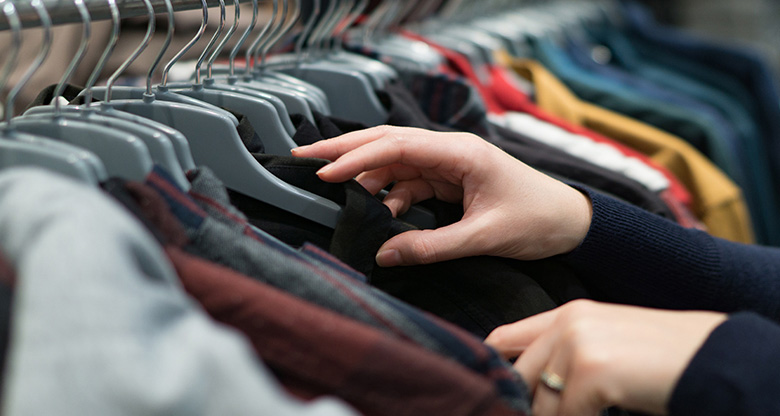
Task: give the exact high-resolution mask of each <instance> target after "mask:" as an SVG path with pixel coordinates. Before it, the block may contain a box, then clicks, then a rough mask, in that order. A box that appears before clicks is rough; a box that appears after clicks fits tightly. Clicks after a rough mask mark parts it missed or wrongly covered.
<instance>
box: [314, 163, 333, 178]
mask: <svg viewBox="0 0 780 416" xmlns="http://www.w3.org/2000/svg"><path fill="white" fill-rule="evenodd" d="M332 167H333V165H332V164H329V165H325V166H323V167H322V168H321V169H320V170H318V171H317V175H322V174H323V173H327V172H328V171H329V170H330V169H331V168H332Z"/></svg>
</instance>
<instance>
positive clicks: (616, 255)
mask: <svg viewBox="0 0 780 416" xmlns="http://www.w3.org/2000/svg"><path fill="white" fill-rule="evenodd" d="M575 188H576V189H578V190H580V191H581V192H583V193H585V194H587V195H588V196H589V197H590V200H591V202H592V205H593V219H592V221H591V226H590V230H589V231H588V234H587V236H586V238H585V239H584V240H583V242H582V243H581V244H580V246H579V247H578V248H576V249H575V250H574V251H572V252H571V253H569V254H566V255H564V256H561V258H562V260H564V261H565V262H567V263H568V264H569V265H571V266H572V267H574V268H575V269H576V270H577V272H578V274H579V275H580V277H581V279H582V281H583V283H584V284H585V285H586V286H588V288H589V289H590V290H591V291H592V292H593V294H594V295H595V296H596V297H597V298H599V299H600V300H604V301H612V302H620V303H628V304H635V305H644V306H653V307H660V308H670V309H691V308H704V309H706V308H707V307H709V306H711V305H713V304H714V303H715V302H716V301H717V299H718V297H719V293H720V289H719V287H718V286H717V283H718V282H719V279H720V274H719V270H720V266H719V262H718V254H717V250H716V247H715V244H714V242H713V241H712V238H711V237H710V236H709V235H707V234H706V233H703V232H700V231H696V230H688V229H685V228H683V227H680V226H679V225H677V224H675V223H673V222H671V221H668V220H666V219H664V218H661V217H659V216H656V215H653V214H651V213H649V212H646V211H643V210H642V209H640V208H636V207H634V206H632V205H629V204H627V203H624V202H620V201H618V200H616V199H613V198H610V197H608V196H605V195H603V194H600V193H598V192H596V191H593V190H591V189H588V188H585V187H581V186H575ZM694 294H695V296H694Z"/></svg>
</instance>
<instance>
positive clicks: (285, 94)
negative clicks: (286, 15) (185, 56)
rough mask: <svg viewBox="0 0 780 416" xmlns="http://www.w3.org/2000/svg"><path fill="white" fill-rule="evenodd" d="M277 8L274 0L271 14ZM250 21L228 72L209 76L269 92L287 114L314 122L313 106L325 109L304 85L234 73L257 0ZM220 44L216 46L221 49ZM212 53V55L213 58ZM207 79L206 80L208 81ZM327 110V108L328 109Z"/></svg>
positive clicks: (250, 27) (255, 17) (228, 83)
mask: <svg viewBox="0 0 780 416" xmlns="http://www.w3.org/2000/svg"><path fill="white" fill-rule="evenodd" d="M277 8H278V0H274V12H273V15H276V12H277V10H276V9H277ZM252 10H253V13H252V23H251V24H250V26H249V27H248V28H247V30H246V31H245V32H244V34H243V35H242V36H241V39H240V40H239V42H238V43H237V44H236V46H235V47H234V48H233V51H232V52H231V54H230V58H229V59H230V63H229V66H228V69H229V72H228V73H227V74H226V75H220V76H216V77H211V76H210V78H211V79H213V80H214V82H216V83H220V84H227V85H231V86H235V87H241V88H248V89H250V90H253V91H259V92H263V93H268V94H271V95H273V96H275V97H278V98H279V99H280V100H281V101H282V102H283V103H284V106H285V107H286V109H287V110H288V113H289V114H301V115H303V116H304V117H305V118H307V119H308V120H309V121H311V122H312V123H314V115H313V113H312V109H313V108H318V109H326V107H325V106H323V105H321V103H322V101H319V100H318V97H317V96H315V95H313V94H310V93H309V91H308V90H306V89H305V88H306V87H299V86H298V85H293V84H289V83H286V82H283V81H280V80H277V81H275V82H268V81H264V80H262V79H257V80H255V79H252V77H251V73H249V72H248V73H249V76H248V77H244V78H243V79H242V78H239V77H238V76H236V75H235V57H236V55H237V49H238V48H240V47H241V46H242V45H243V44H244V42H245V41H246V39H247V37H248V36H249V33H250V32H251V31H252V29H254V27H255V25H256V23H257V0H253V1H252ZM236 16H238V11H237V12H236ZM272 23H273V19H272V20H271V21H269V25H271V24H272ZM226 40H227V37H226V38H225V40H223V43H224V42H225V41H226ZM221 48H222V45H221V46H220V47H219V48H218V50H219V49H221ZM213 57H214V55H212V59H213ZM211 64H212V62H210V63H209V73H211V69H212V66H211ZM208 81H209V80H207V82H208ZM328 111H329V109H328Z"/></svg>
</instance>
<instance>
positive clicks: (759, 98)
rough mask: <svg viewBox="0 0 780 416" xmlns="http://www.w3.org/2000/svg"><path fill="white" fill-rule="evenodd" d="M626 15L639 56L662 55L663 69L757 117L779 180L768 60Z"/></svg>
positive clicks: (630, 10)
mask: <svg viewBox="0 0 780 416" xmlns="http://www.w3.org/2000/svg"><path fill="white" fill-rule="evenodd" d="M622 12H623V13H622V15H623V16H624V18H625V20H626V22H627V25H626V30H627V32H628V34H629V35H631V36H632V40H641V41H642V42H643V44H642V45H635V46H638V47H637V51H638V52H639V53H641V54H644V55H645V57H646V58H647V59H656V58H655V56H656V54H658V55H659V57H658V58H657V59H658V62H659V63H662V64H663V65H665V66H668V67H669V68H673V69H675V70H676V71H679V72H680V73H684V74H687V75H689V76H692V77H695V78H696V79H698V80H700V81H702V82H705V83H707V84H709V85H710V86H712V87H714V88H718V89H720V90H722V91H724V92H726V93H727V94H729V95H730V96H731V97H732V98H734V99H736V100H737V101H738V102H739V103H740V105H742V106H743V107H744V108H745V109H747V111H748V113H749V114H751V115H754V116H756V117H758V119H759V123H760V126H761V131H762V133H763V137H764V138H765V140H766V142H765V145H766V146H767V149H768V152H767V153H768V154H770V155H772V156H771V167H772V169H773V176H774V177H775V178H776V179H777V178H780V163H778V162H780V161H779V160H778V156H777V155H780V151H779V149H778V147H780V98H778V86H777V82H776V81H775V80H774V77H773V76H772V71H771V70H770V69H769V68H768V66H767V64H766V62H765V60H764V59H762V58H761V57H760V56H758V55H757V54H756V53H755V52H754V51H751V50H748V49H745V48H740V47H734V46H728V45H723V44H718V43H715V42H711V41H706V40H703V39H697V38H694V37H692V36H690V35H688V34H685V33H682V32H680V31H679V30H674V29H671V28H667V27H662V26H660V25H658V24H656V23H655V22H654V21H653V18H652V16H651V15H650V14H649V13H648V12H647V10H644V9H643V8H642V7H641V6H639V5H638V4H636V3H634V2H627V3H625V4H624V5H623V8H622ZM665 51H667V52H665ZM672 54H673V56H671V57H668V55H672ZM648 55H651V56H652V57H653V58H650V57H649V56H648ZM702 69H704V70H702Z"/></svg>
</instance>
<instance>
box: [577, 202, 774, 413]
mask: <svg viewBox="0 0 780 416" xmlns="http://www.w3.org/2000/svg"><path fill="white" fill-rule="evenodd" d="M579 189H580V190H581V191H583V192H585V193H587V194H588V195H589V196H590V198H591V200H592V202H593V221H592V224H591V228H590V230H589V231H588V235H587V237H586V238H585V240H584V241H583V242H582V244H581V245H580V247H578V248H577V249H576V250H575V251H573V252H572V253H570V254H567V255H565V256H563V259H565V261H567V262H568V263H569V264H570V265H572V266H573V267H574V268H576V269H577V271H578V272H579V273H580V275H581V276H582V280H583V282H584V283H585V284H586V285H587V286H588V287H589V288H590V289H591V291H592V292H593V293H594V294H596V295H597V297H599V298H601V300H606V301H613V302H621V303H628V304H634V305H644V306H651V307H658V308H670V309H705V310H715V311H722V312H729V313H733V315H732V316H731V317H730V318H729V319H728V320H727V321H726V322H724V323H723V324H721V325H720V326H719V327H718V328H716V329H715V330H714V331H713V333H712V334H711V335H710V336H709V337H708V339H707V340H706V341H705V343H704V345H703V346H702V348H701V349H700V350H699V351H698V352H697V353H696V355H695V356H694V358H693V360H692V361H691V363H690V364H689V366H688V367H687V368H686V370H685V372H684V373H683V375H682V377H681V379H680V380H679V382H678V384H677V386H676V387H675V389H674V392H673V394H672V398H671V400H670V404H669V413H670V415H673V416H674V415H684V416H698V415H702V416H704V415H706V416H719V415H724V416H725V415H751V416H764V415H766V416H769V415H780V399H778V395H777V393H778V392H780V377H778V369H780V325H778V324H777V322H778V321H780V312H779V308H778V305H780V250H778V249H774V248H766V247H759V246H749V245H744V244H737V243H732V242H728V241H725V240H721V239H717V238H713V237H711V236H709V235H707V234H706V233H703V232H701V231H696V230H688V229H685V228H682V227H680V226H678V225H676V224H674V223H672V222H669V221H667V220H665V219H663V218H660V217H658V216H655V215H653V214H650V213H647V212H645V211H642V210H640V209H637V208H635V207H632V206H630V205H627V204H624V203H622V202H619V201H616V200H614V199H612V198H609V197H606V196H603V195H601V194H598V193H596V192H591V191H589V190H588V189H582V188H579ZM739 311H751V312H739ZM762 315H763V316H762ZM767 318H771V320H770V319H767Z"/></svg>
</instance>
